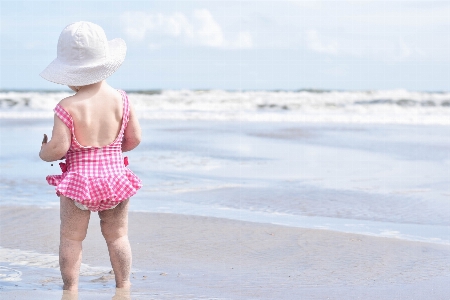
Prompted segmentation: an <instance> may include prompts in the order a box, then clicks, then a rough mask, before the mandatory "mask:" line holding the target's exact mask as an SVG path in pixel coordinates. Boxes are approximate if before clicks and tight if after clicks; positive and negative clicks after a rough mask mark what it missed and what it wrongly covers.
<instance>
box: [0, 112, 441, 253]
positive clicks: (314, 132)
mask: <svg viewBox="0 0 450 300" xmlns="http://www.w3.org/2000/svg"><path fill="white" fill-rule="evenodd" d="M141 123H142V124H141V125H142V128H143V132H144V135H143V141H142V143H141V145H140V146H139V147H138V148H137V149H136V150H134V151H132V152H129V153H127V154H126V155H128V156H129V161H130V166H129V168H130V169H131V170H133V172H135V173H136V174H137V175H138V176H139V177H140V178H141V179H142V181H143V183H144V187H143V188H142V189H141V190H140V191H139V192H138V194H137V195H136V196H135V197H133V198H132V201H131V206H130V209H131V210H134V211H149V212H171V213H181V214H193V215H204V216H217V217H225V218H231V219H238V220H247V221H254V222H263V223H276V224H283V225H289V226H298V227H307V228H326V229H330V230H337V231H344V232H354V233H363V234H370V235H379V236H391V237H396V238H403V239H411V240H423V241H433V242H438V243H444V244H447V243H449V242H450V235H449V225H450V221H449V219H448V215H449V214H450V205H448V203H449V200H450V176H448V175H450V173H449V170H450V168H449V167H450V135H449V127H448V126H439V125H433V126H431V125H429V126H426V125H420V126H419V125H417V126H415V125H367V124H366V125H362V124H354V125H351V124H306V123H305V124H292V123H256V122H220V121H179V120H178V121H163V120H159V121H155V120H152V121H150V120H142V121H141ZM51 124H52V123H51V121H49V120H24V121H23V122H22V121H21V120H5V119H4V120H0V143H1V149H0V158H1V160H0V170H1V172H0V189H1V194H0V201H1V204H3V205H11V204H12V205H22V204H23V205H29V204H33V205H39V206H42V207H47V206H55V205H59V200H58V198H57V197H56V195H55V194H54V187H52V186H49V185H47V183H46V181H45V176H46V175H48V174H58V173H60V170H59V166H58V164H57V162H55V163H53V166H51V164H50V163H46V162H42V161H41V160H40V159H39V157H38V151H39V147H40V142H41V138H42V135H43V133H47V134H49V133H51Z"/></svg>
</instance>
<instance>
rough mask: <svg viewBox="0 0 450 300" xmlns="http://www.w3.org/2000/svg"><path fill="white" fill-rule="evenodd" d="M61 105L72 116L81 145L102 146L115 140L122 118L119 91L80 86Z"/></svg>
mask: <svg viewBox="0 0 450 300" xmlns="http://www.w3.org/2000/svg"><path fill="white" fill-rule="evenodd" d="M60 104H61V106H62V107H63V108H64V109H65V110H67V112H68V113H69V114H70V115H71V116H72V119H73V121H74V128H75V138H76V139H77V141H78V143H79V144H80V145H83V146H87V147H88V146H93V147H103V146H107V145H109V144H111V143H112V142H114V141H115V140H116V138H117V136H118V134H119V132H120V128H121V125H122V116H123V100H122V95H121V93H120V92H119V91H118V90H116V89H114V88H112V87H111V86H109V85H107V84H106V83H105V84H102V85H101V86H99V87H97V89H94V88H91V89H85V88H84V87H83V88H82V89H81V90H80V91H78V92H77V93H76V94H75V95H73V96H70V97H67V98H65V99H63V100H62V101H61V102H60Z"/></svg>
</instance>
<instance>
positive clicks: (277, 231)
mask: <svg viewBox="0 0 450 300" xmlns="http://www.w3.org/2000/svg"><path fill="white" fill-rule="evenodd" d="M98 221H99V220H98V216H97V214H91V220H90V224H89V229H88V235H87V238H86V240H85V241H84V242H83V249H84V252H83V263H85V264H87V265H89V266H90V267H93V268H104V270H105V271H106V270H108V269H109V268H110V264H109V257H108V254H107V253H108V252H107V248H106V245H105V242H104V240H103V237H102V236H101V233H100V228H99V222H98ZM0 223H1V228H2V231H1V239H0V247H2V248H7V249H20V250H21V251H32V252H36V253H41V254H48V255H53V256H55V255H56V256H57V253H58V243H59V209H56V208H55V209H39V208H30V207H5V206H2V207H0ZM129 224H130V228H129V237H130V243H131V247H132V251H133V269H134V270H135V271H136V272H138V273H139V272H141V273H139V274H144V273H145V272H147V273H145V274H147V275H142V276H148V277H149V281H146V282H144V281H142V280H140V281H138V280H137V279H135V282H134V283H133V284H134V287H135V291H136V292H137V293H145V292H149V290H152V289H154V288H155V287H159V288H160V289H162V291H166V292H169V291H171V292H173V293H175V292H176V293H183V292H189V293H194V294H195V295H201V294H202V295H206V294H208V295H209V297H212V296H214V295H215V296H217V295H222V296H224V297H225V298H224V299H237V298H239V297H242V299H258V298H259V299H273V298H279V299H292V297H293V296H294V298H295V296H296V295H297V296H301V295H309V294H310V295H331V296H333V295H336V293H337V294H340V293H341V292H342V294H341V295H347V296H346V297H348V295H349V293H350V295H351V294H352V293H353V295H362V294H364V295H370V293H369V292H370V291H377V293H385V294H384V295H385V296H387V295H389V293H391V292H393V291H396V292H398V293H400V294H401V293H406V294H405V295H418V294H417V293H419V295H420V293H421V292H424V291H425V290H426V289H428V288H430V287H433V289H434V292H435V293H437V294H436V296H437V297H436V298H435V299H440V298H439V297H440V296H439V295H441V296H443V295H445V294H444V293H448V291H449V288H448V287H447V286H448V284H447V285H445V284H443V283H445V282H448V280H449V278H448V277H446V276H448V274H449V271H450V270H449V263H448V262H449V261H450V247H449V246H446V245H438V244H431V243H423V242H412V241H404V240H397V239H392V238H382V237H372V236H365V235H359V234H350V233H339V232H334V231H328V230H322V229H302V228H295V227H288V226H281V225H274V224H264V223H253V222H246V221H237V220H230V219H222V218H214V217H202V216H192V215H178V214H170V213H145V212H130V216H129ZM18 236H19V237H20V238H17V237H18ZM22 254H23V253H22ZM11 259H16V262H15V263H16V264H17V263H22V265H24V262H23V259H24V258H23V256H22V258H21V257H16V258H14V257H13V258H11ZM21 259H22V262H21V261H20V260H21ZM2 260H3V258H2ZM37 260H39V259H37ZM1 264H2V265H5V262H2V263H1ZM34 267H35V268H39V270H44V269H43V268H40V267H39V266H36V265H35V266H34ZM142 272H144V273H142ZM149 274H150V275H149ZM151 274H153V275H151ZM160 274H165V275H160ZM142 276H141V277H142ZM23 277H25V276H24V275H23ZM53 280H54V281H55V280H56V281H57V280H59V279H57V278H56V279H55V278H54V279H53ZM56 281H55V282H56ZM81 282H83V278H81ZM55 284H56V283H55ZM83 284H84V285H85V286H86V287H89V286H90V285H89V282H88V283H86V282H84V283H83ZM105 284H106V285H107V286H110V287H112V286H113V281H112V280H111V279H105ZM91 285H92V284H91ZM405 288H406V289H405ZM172 290H173V291H172ZM5 291H7V292H10V293H12V294H13V295H14V293H16V292H15V291H13V290H10V289H7V290H5ZM331 291H333V292H332V293H331ZM411 291H415V292H411ZM17 293H19V291H17ZM20 293H26V291H25V290H22V291H21V292H20ZM305 293H306V294H305ZM408 293H410V294H408ZM17 295H19V294H17ZM423 295H424V296H425V295H426V293H424V294H423ZM447 295H448V294H447ZM372 296H374V295H372ZM378 296H380V295H378ZM227 297H229V298H227ZM169 298H170V297H169ZM369 298H370V297H369ZM239 299H240V298H239Z"/></svg>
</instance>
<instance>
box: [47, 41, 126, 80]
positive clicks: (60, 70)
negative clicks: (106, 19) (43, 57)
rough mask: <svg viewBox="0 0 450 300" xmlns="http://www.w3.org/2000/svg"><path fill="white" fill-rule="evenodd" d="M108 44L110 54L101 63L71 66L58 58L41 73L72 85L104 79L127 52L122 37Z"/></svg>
mask: <svg viewBox="0 0 450 300" xmlns="http://www.w3.org/2000/svg"><path fill="white" fill-rule="evenodd" d="M108 45H109V56H108V57H107V58H106V59H105V60H104V61H103V62H102V63H101V64H98V65H91V66H81V67H80V66H71V65H67V64H65V63H63V62H61V61H60V60H59V59H58V58H56V59H55V60H53V61H52V62H51V63H50V64H49V65H48V66H47V68H45V69H44V71H42V72H41V73H40V74H39V75H40V76H41V77H42V78H44V79H46V80H48V81H51V82H54V83H58V84H63V85H70V86H83V85H88V84H93V83H96V82H99V81H102V80H103V79H105V78H107V77H109V76H111V75H112V74H113V73H114V72H115V71H116V70H117V69H118V68H119V67H120V66H121V65H122V63H123V61H124V60H125V56H126V53H127V45H126V43H125V41H124V40H123V39H121V38H116V39H113V40H110V41H108Z"/></svg>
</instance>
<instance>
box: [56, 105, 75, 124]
mask: <svg viewBox="0 0 450 300" xmlns="http://www.w3.org/2000/svg"><path fill="white" fill-rule="evenodd" d="M53 111H54V112H55V114H56V115H57V116H58V117H59V118H60V119H61V121H63V123H64V124H66V126H67V127H69V129H70V131H72V129H73V119H72V116H71V115H70V114H69V113H68V112H67V111H66V110H65V109H64V108H63V107H62V106H61V105H60V104H59V103H58V104H57V105H56V107H55V109H53Z"/></svg>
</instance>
